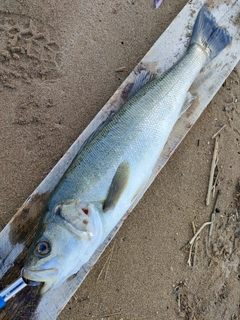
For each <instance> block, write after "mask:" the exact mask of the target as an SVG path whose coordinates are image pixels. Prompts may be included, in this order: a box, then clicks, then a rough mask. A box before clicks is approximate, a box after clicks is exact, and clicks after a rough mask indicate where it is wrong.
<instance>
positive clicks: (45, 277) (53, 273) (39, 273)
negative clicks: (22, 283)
mask: <svg viewBox="0 0 240 320" xmlns="http://www.w3.org/2000/svg"><path fill="white" fill-rule="evenodd" d="M58 273H59V272H58V269H57V268H49V269H42V270H31V269H27V268H23V269H22V277H23V278H24V279H27V280H30V281H34V282H56V281H57V278H58Z"/></svg>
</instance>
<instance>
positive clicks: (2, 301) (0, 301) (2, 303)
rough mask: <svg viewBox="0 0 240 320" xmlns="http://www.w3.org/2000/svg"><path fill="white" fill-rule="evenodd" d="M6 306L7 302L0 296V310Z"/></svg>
mask: <svg viewBox="0 0 240 320" xmlns="http://www.w3.org/2000/svg"><path fill="white" fill-rule="evenodd" d="M5 305H6V302H5V300H4V298H3V297H1V296H0V309H2V308H3V307H5Z"/></svg>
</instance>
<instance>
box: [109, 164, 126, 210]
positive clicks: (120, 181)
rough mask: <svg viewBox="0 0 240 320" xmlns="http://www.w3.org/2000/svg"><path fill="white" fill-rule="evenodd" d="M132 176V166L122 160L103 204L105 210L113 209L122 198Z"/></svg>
mask: <svg viewBox="0 0 240 320" xmlns="http://www.w3.org/2000/svg"><path fill="white" fill-rule="evenodd" d="M129 176H130V167H129V164H128V163H127V162H122V163H121V164H120V165H119V167H118V168H117V171H116V173H115V175H114V177H113V179H112V183H111V185H110V188H109V190H108V195H107V198H106V201H105V203H104V205H103V211H104V212H107V211H108V210H111V209H113V208H114V207H115V206H116V204H117V202H118V200H119V199H120V197H121V195H122V193H123V192H124V190H125V189H126V187H127V185H128V180H129Z"/></svg>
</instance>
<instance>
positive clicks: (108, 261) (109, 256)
mask: <svg viewBox="0 0 240 320" xmlns="http://www.w3.org/2000/svg"><path fill="white" fill-rule="evenodd" d="M114 245H115V242H114V244H113V246H112V248H111V250H110V253H109V255H108V257H107V260H106V261H105V263H104V265H103V267H102V270H101V271H100V273H99V275H98V277H97V281H98V280H99V279H100V277H101V275H102V273H103V271H104V269H105V267H106V272H105V277H104V279H106V276H107V272H108V268H109V265H110V262H111V259H112V255H113V248H114Z"/></svg>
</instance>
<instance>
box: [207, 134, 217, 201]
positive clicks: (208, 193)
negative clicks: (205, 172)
mask: <svg viewBox="0 0 240 320" xmlns="http://www.w3.org/2000/svg"><path fill="white" fill-rule="evenodd" d="M217 155H218V137H217V138H216V139H215V145H214V151H213V159H212V165H211V171H210V178H209V184H208V192H207V198H206V205H207V206H208V205H209V203H210V197H211V192H212V186H213V178H214V171H215V168H216V165H217Z"/></svg>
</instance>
